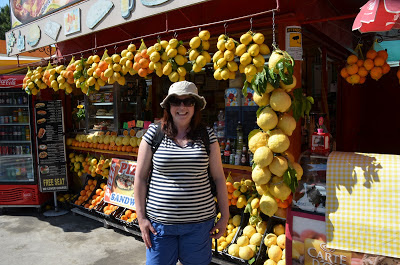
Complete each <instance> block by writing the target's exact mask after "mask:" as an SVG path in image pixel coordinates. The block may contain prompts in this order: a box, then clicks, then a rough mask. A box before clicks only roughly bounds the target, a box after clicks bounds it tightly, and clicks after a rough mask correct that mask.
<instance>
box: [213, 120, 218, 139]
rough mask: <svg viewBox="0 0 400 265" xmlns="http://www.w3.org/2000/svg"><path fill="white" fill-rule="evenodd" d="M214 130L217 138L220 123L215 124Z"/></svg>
mask: <svg viewBox="0 0 400 265" xmlns="http://www.w3.org/2000/svg"><path fill="white" fill-rule="evenodd" d="M213 129H214V133H215V136H217V131H218V122H214V125H213Z"/></svg>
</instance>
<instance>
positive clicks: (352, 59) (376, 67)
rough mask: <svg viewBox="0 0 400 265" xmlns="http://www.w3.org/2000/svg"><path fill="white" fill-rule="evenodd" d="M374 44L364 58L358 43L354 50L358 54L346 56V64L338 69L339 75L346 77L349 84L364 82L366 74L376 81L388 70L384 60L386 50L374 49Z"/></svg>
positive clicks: (386, 54) (386, 55)
mask: <svg viewBox="0 0 400 265" xmlns="http://www.w3.org/2000/svg"><path fill="white" fill-rule="evenodd" d="M374 46H375V44H374V45H373V46H372V47H371V49H370V50H368V52H367V54H366V56H365V57H366V59H365V60H363V58H364V57H363V55H362V52H361V48H360V47H361V44H358V45H357V47H356V48H355V50H356V51H357V52H358V54H359V55H358V56H357V55H355V54H351V55H350V56H349V57H347V60H346V66H345V67H343V68H342V69H341V71H340V75H341V76H342V77H343V78H344V79H346V81H347V82H348V83H349V84H352V85H355V84H364V83H365V80H366V78H367V76H368V74H369V75H370V76H371V78H372V79H374V80H376V81H378V80H379V79H380V78H381V77H382V76H383V75H384V74H387V73H388V72H389V71H390V66H389V64H388V63H387V62H386V61H387V58H388V53H387V51H386V50H380V51H378V52H377V51H375V50H374Z"/></svg>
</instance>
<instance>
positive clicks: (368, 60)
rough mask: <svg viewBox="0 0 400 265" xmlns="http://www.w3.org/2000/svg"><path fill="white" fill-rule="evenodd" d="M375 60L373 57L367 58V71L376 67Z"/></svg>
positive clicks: (365, 62) (365, 63) (365, 64)
mask: <svg viewBox="0 0 400 265" xmlns="http://www.w3.org/2000/svg"><path fill="white" fill-rule="evenodd" d="M374 66H375V65H374V61H373V60H372V59H367V60H365V61H364V67H365V69H367V71H370V70H371V69H372V68H374Z"/></svg>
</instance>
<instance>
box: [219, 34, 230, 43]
mask: <svg viewBox="0 0 400 265" xmlns="http://www.w3.org/2000/svg"><path fill="white" fill-rule="evenodd" d="M226 39H228V36H226V35H225V34H221V35H219V36H218V41H220V40H226Z"/></svg>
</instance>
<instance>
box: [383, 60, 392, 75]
mask: <svg viewBox="0 0 400 265" xmlns="http://www.w3.org/2000/svg"><path fill="white" fill-rule="evenodd" d="M389 71H390V65H389V64H388V63H385V64H384V65H382V74H384V75H385V74H387V73H389Z"/></svg>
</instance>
